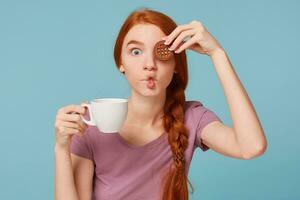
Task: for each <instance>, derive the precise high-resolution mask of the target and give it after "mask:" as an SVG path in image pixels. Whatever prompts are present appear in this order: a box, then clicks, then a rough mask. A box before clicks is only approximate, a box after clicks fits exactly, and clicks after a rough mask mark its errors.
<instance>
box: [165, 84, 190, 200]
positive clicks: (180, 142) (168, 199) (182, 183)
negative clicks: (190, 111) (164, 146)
mask: <svg viewBox="0 0 300 200" xmlns="http://www.w3.org/2000/svg"><path fill="white" fill-rule="evenodd" d="M178 83H179V81H178V80H177V81H174V82H172V83H171V84H170V87H169V89H168V90H167V99H166V103H165V107H164V108H165V116H164V128H165V130H166V131H167V133H169V135H168V141H169V144H170V147H171V150H172V153H173V158H174V163H173V165H172V166H171V169H170V170H169V173H167V174H166V179H165V186H166V187H168V189H165V190H164V191H165V192H164V193H163V196H162V199H163V200H176V199H180V200H187V199H188V186H187V182H189V181H188V178H187V175H186V174H185V171H186V168H185V158H184V152H185V150H186V148H187V146H188V131H187V129H186V127H185V125H184V104H185V94H184V89H183V88H182V87H180V84H178ZM189 183H190V182H189ZM190 185H191V184H190ZM191 187H192V185H191ZM192 190H193V187H192ZM166 191H167V192H166ZM182 194H184V197H183V196H182Z"/></svg>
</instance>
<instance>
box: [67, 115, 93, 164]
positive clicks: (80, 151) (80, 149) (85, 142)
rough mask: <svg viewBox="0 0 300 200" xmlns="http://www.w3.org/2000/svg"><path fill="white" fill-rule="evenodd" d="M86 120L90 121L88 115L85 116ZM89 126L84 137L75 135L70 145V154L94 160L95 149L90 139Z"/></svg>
mask: <svg viewBox="0 0 300 200" xmlns="http://www.w3.org/2000/svg"><path fill="white" fill-rule="evenodd" d="M84 117H85V119H89V117H87V114H85V115H84ZM89 130H90V129H89V126H88V127H87V129H86V130H85V132H84V134H83V135H82V136H79V135H73V136H72V138H71V143H70V152H71V153H73V154H76V155H78V156H81V157H84V158H87V159H90V160H93V149H92V144H91V139H90V135H89V134H90V132H89Z"/></svg>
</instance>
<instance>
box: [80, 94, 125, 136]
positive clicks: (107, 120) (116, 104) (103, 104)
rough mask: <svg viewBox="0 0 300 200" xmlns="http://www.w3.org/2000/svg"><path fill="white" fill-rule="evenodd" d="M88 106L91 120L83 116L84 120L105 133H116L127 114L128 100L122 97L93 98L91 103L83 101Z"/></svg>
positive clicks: (83, 104)
mask: <svg viewBox="0 0 300 200" xmlns="http://www.w3.org/2000/svg"><path fill="white" fill-rule="evenodd" d="M81 105H82V106H84V107H87V111H88V112H89V116H90V121H88V120H86V119H85V118H84V117H83V116H81V119H82V121H83V122H85V123H86V124H88V125H90V126H97V128H98V129H99V130H100V131H101V132H103V133H116V132H118V131H119V130H120V128H121V126H122V124H123V122H124V120H125V118H126V115H127V105H128V100H127V99H122V98H101V99H93V100H91V102H90V103H82V104H81Z"/></svg>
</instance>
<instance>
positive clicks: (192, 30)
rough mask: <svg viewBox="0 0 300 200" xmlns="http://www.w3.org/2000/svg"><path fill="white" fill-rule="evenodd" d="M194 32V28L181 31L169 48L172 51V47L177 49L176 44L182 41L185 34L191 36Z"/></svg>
mask: <svg viewBox="0 0 300 200" xmlns="http://www.w3.org/2000/svg"><path fill="white" fill-rule="evenodd" d="M195 33H196V30H194V29H190V30H187V31H183V32H181V33H180V34H179V36H178V37H177V38H176V39H175V41H174V42H173V44H172V45H171V47H170V48H169V50H171V51H173V50H174V49H177V47H178V45H180V44H182V43H184V41H183V39H184V38H186V37H187V36H190V37H193V36H194V35H195Z"/></svg>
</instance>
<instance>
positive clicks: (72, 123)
mask: <svg viewBox="0 0 300 200" xmlns="http://www.w3.org/2000/svg"><path fill="white" fill-rule="evenodd" d="M61 126H64V127H67V128H75V129H80V128H81V126H80V125H79V124H77V123H75V122H66V121H61V122H60V123H59V124H58V127H61Z"/></svg>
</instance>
